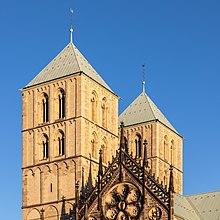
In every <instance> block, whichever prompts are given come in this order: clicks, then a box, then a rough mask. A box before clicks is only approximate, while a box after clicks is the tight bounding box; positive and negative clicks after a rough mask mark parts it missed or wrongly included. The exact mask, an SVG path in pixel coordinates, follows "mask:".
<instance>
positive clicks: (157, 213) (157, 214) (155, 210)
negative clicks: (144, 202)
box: [149, 207, 162, 220]
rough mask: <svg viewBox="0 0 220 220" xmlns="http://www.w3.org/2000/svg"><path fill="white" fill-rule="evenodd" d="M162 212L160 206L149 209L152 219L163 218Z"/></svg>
mask: <svg viewBox="0 0 220 220" xmlns="http://www.w3.org/2000/svg"><path fill="white" fill-rule="evenodd" d="M161 215H162V212H161V209H160V208H159V207H153V208H151V209H150V211H149V219H150V220H159V219H160V218H161Z"/></svg>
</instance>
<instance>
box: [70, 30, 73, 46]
mask: <svg viewBox="0 0 220 220" xmlns="http://www.w3.org/2000/svg"><path fill="white" fill-rule="evenodd" d="M70 43H73V28H72V27H70Z"/></svg>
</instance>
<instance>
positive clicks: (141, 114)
mask: <svg viewBox="0 0 220 220" xmlns="http://www.w3.org/2000/svg"><path fill="white" fill-rule="evenodd" d="M155 120H158V121H160V122H161V123H162V124H164V125H165V126H166V127H168V128H169V129H171V130H172V131H174V132H175V133H177V134H178V135H179V133H178V132H177V131H176V129H175V128H174V127H173V126H172V124H171V123H170V122H169V121H168V120H167V118H166V117H165V116H164V114H163V113H162V112H161V111H160V109H159V108H158V107H157V106H156V105H155V104H154V102H153V101H152V100H151V99H150V97H149V96H148V95H147V93H146V92H145V91H142V93H141V94H140V95H139V96H138V97H137V98H136V99H135V100H134V101H133V102H132V103H131V104H130V105H129V106H128V107H127V108H126V109H125V110H124V111H123V112H122V113H121V114H120V116H119V121H124V125H125V126H130V125H136V124H140V123H144V122H149V121H155Z"/></svg>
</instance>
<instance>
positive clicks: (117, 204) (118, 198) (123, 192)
mask: <svg viewBox="0 0 220 220" xmlns="http://www.w3.org/2000/svg"><path fill="white" fill-rule="evenodd" d="M103 208H104V210H103V213H104V215H105V217H106V219H108V220H114V219H115V220H119V219H120V220H128V219H137V217H138V216H139V214H140V211H141V192H140V190H139V189H138V188H137V187H136V186H134V185H133V184H130V183H119V184H117V185H115V186H113V187H112V188H111V189H110V190H109V192H108V193H107V194H106V196H105V197H104V199H103Z"/></svg>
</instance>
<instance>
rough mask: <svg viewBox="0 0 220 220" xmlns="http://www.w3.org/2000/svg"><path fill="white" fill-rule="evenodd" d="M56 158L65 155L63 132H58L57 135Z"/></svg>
mask: <svg viewBox="0 0 220 220" xmlns="http://www.w3.org/2000/svg"><path fill="white" fill-rule="evenodd" d="M57 146H58V149H57V156H62V155H64V154H65V136H64V133H63V131H59V133H58V135H57Z"/></svg>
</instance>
